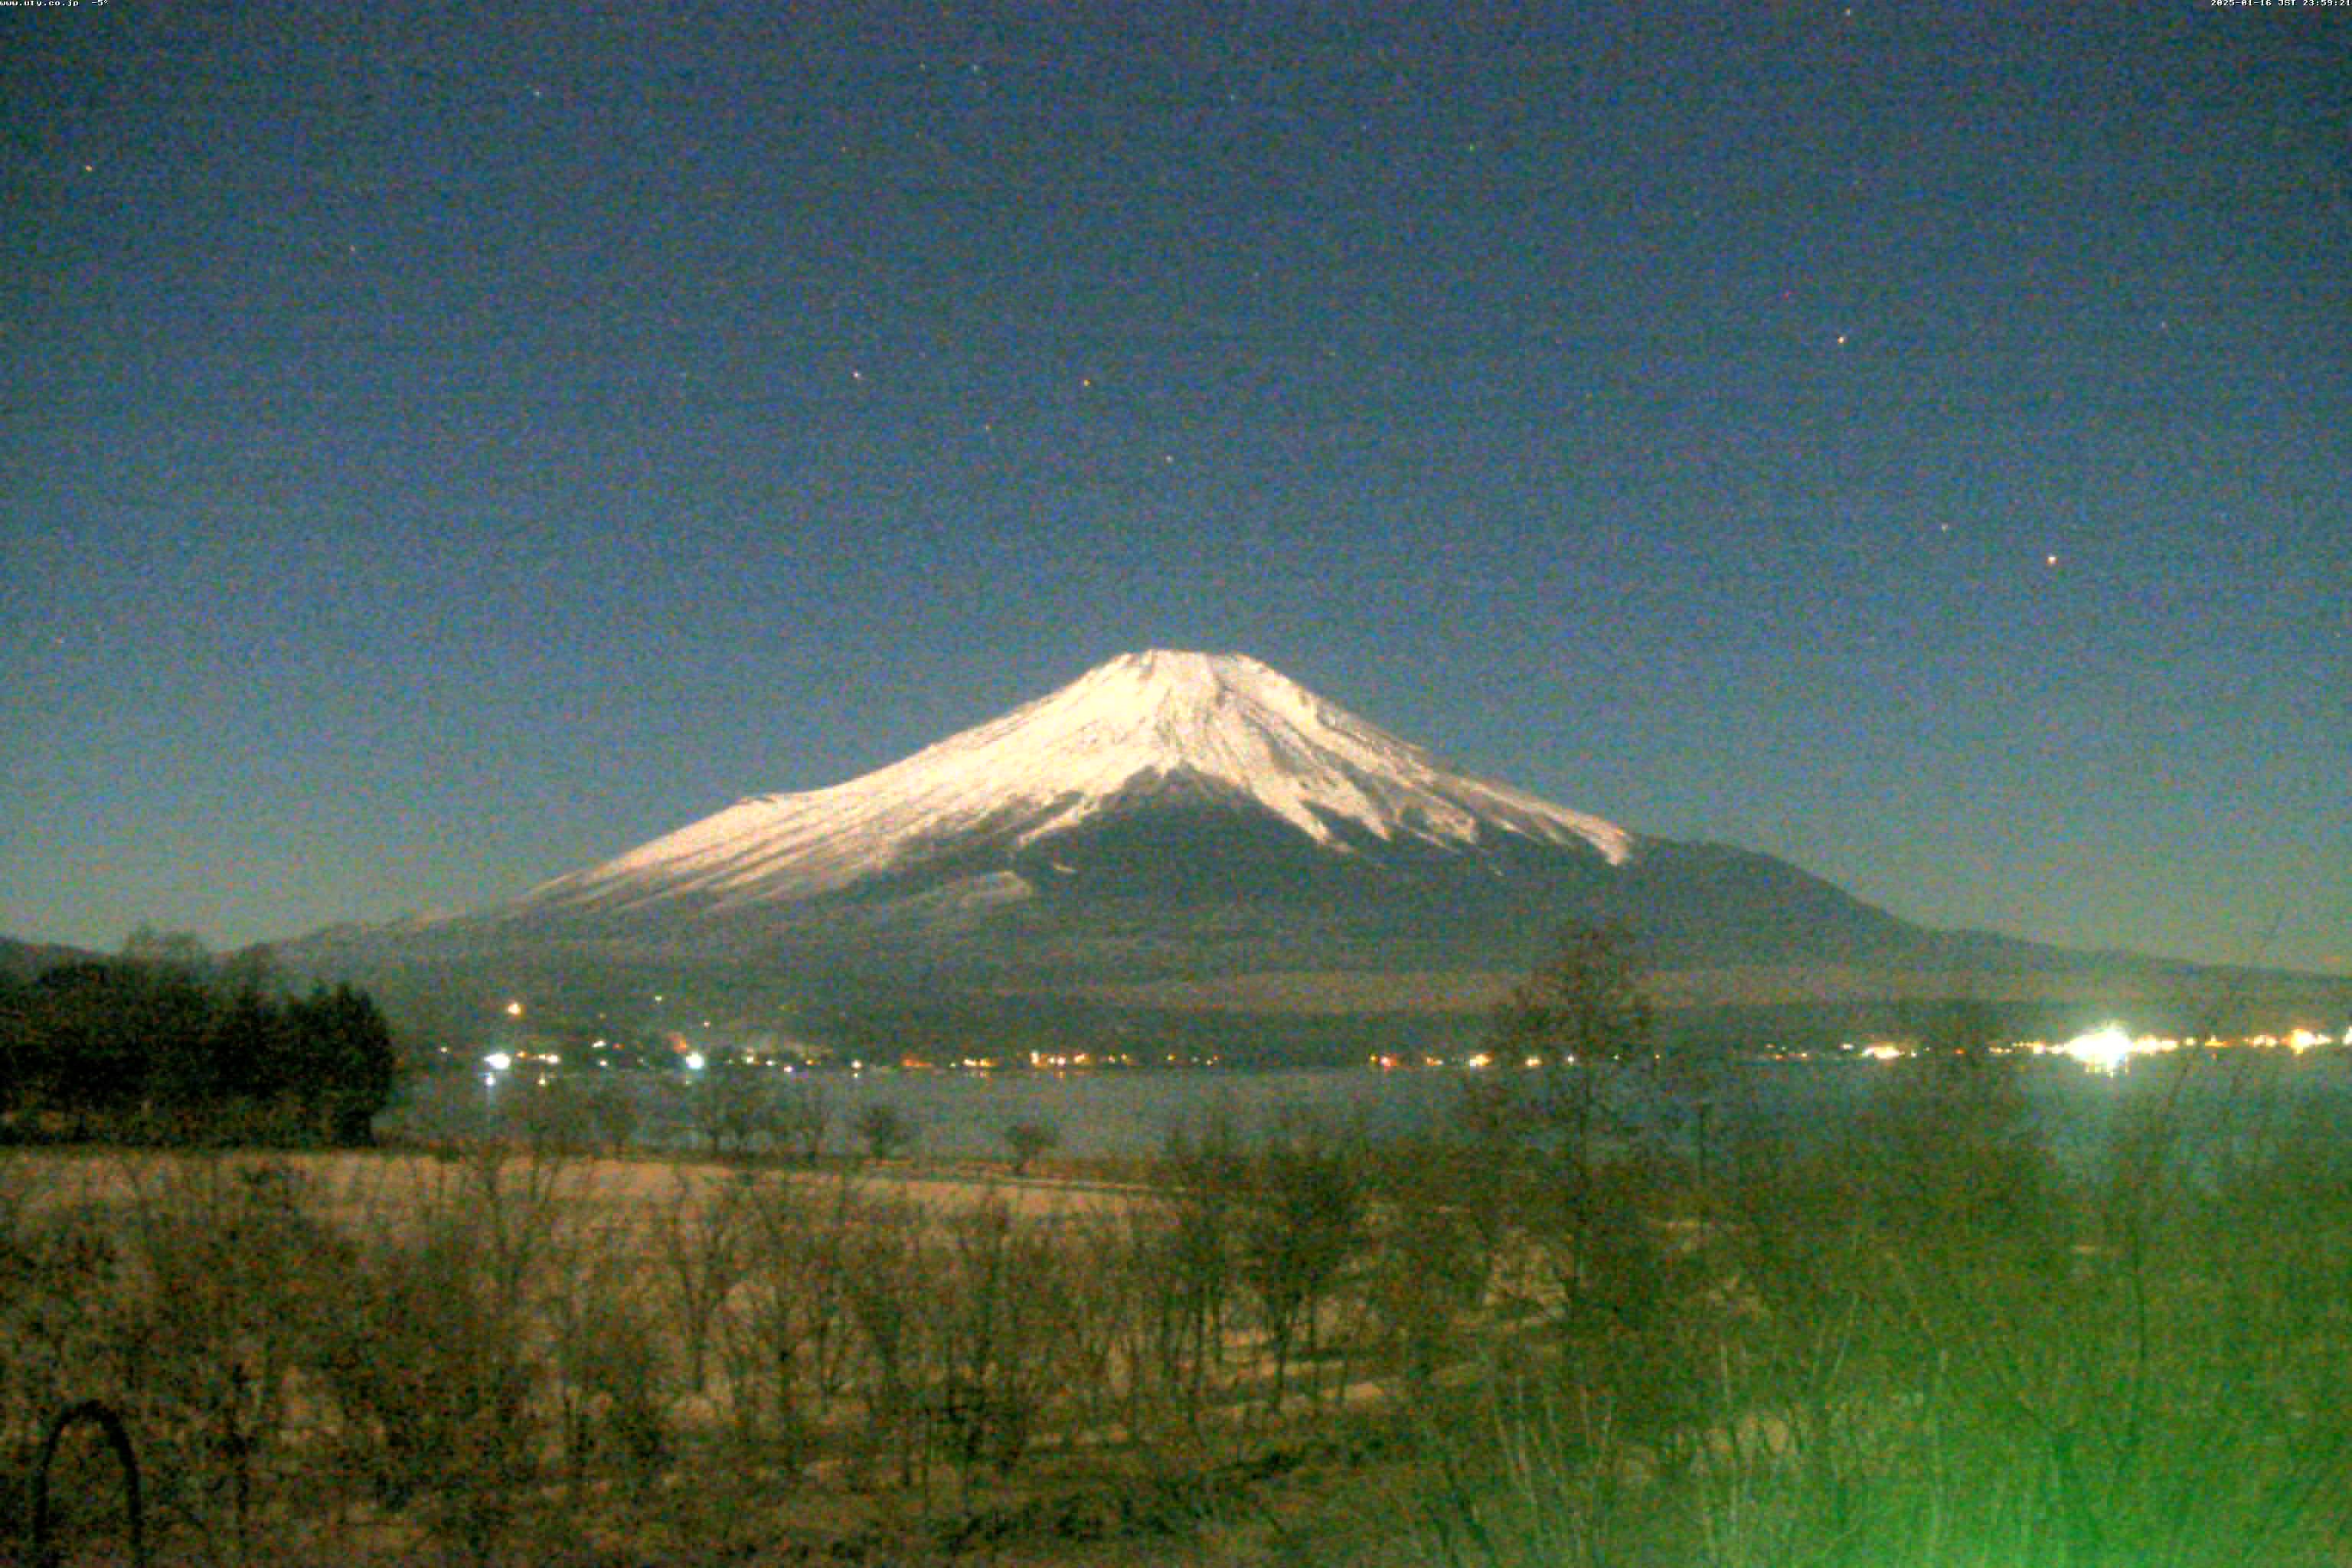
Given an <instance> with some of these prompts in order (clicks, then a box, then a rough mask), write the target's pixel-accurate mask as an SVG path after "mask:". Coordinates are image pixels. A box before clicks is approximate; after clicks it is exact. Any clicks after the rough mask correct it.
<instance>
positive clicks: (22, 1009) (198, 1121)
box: [0, 929, 397, 1146]
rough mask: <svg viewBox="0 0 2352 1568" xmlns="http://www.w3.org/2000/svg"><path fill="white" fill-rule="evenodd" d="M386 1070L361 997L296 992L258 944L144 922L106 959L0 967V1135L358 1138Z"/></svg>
mask: <svg viewBox="0 0 2352 1568" xmlns="http://www.w3.org/2000/svg"><path fill="white" fill-rule="evenodd" d="M396 1068H397V1062H396V1059H395V1054H394V1047H393V1039H392V1033H391V1030H390V1029H389V1028H388V1027H387V1026H386V1025H385V1023H384V1019H383V1014H382V1013H381V1012H380V1011H379V1010H378V1009H377V1007H376V1005H375V1003H374V1001H373V999H372V998H370V997H369V996H367V995H366V994H362V993H361V992H357V991H354V990H352V988H351V987H350V986H348V985H339V986H336V987H335V988H334V989H332V990H328V989H327V988H325V987H323V986H320V987H316V988H314V989H313V990H311V992H310V994H308V995H296V994H292V993H291V992H290V991H289V988H288V986H287V985H286V984H285V981H284V979H283V977H282V976H280V975H279V974H278V973H277V971H276V969H275V967H274V965H273V964H272V963H271V962H270V961H269V958H268V952H267V951H266V950H251V951H248V952H246V953H242V954H239V955H237V956H236V957H234V958H229V959H215V958H214V957H213V956H212V955H210V954H208V953H206V952H205V951H204V950H203V948H202V947H201V946H199V945H198V944H197V943H196V942H194V939H192V938H188V937H163V936H157V935H155V934H154V933H153V932H152V931H145V930H144V929H142V931H140V932H138V933H137V934H135V935H133V937H132V938H131V942H130V944H129V945H128V946H127V948H126V950H125V952H124V953H123V954H122V956H121V957H119V958H108V959H92V960H89V961H85V962H77V963H65V964H59V965H58V966H56V967H54V968H51V969H49V970H47V972H45V973H41V974H39V975H37V976H36V977H35V978H33V979H31V980H30V981H28V982H25V983H21V984H20V983H17V982H16V981H13V980H10V979H9V978H8V977H6V976H5V975H0V1142H88V1141H92V1140H102V1141H106V1142H128V1143H149V1144H162V1143H170V1144H200V1143H210V1144H225V1143H242V1144H254V1143H268V1144H275V1145H278V1146H288V1145H305V1144H309V1145H315V1144H321V1143H335V1144H357V1143H365V1142H368V1141H369V1136H370V1125H371V1123H372V1121H373V1119H374V1117H375V1115H376V1113H377V1112H378V1111H380V1110H383V1107H384V1105H385V1103H386V1102H387V1101H388V1100H390V1099H391V1096H392V1090H393V1086H394V1079H395V1077H396V1076H397V1073H396Z"/></svg>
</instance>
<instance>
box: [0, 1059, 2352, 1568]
mask: <svg viewBox="0 0 2352 1568" xmlns="http://www.w3.org/2000/svg"><path fill="white" fill-rule="evenodd" d="M2077 1070H2078V1069H2075V1068H2073V1067H2072V1066H2071V1065H2070V1064H2059V1063H2037V1064H2029V1065H2027V1066H2025V1067H2022V1068H2020V1067H2017V1066H2013V1065H2008V1064H2000V1063H1985V1062H1978V1063H1973V1064H1969V1066H1968V1067H1966V1068H1953V1067H1946V1066H1943V1065H1941V1064H1910V1065H1903V1066H1896V1067H1890V1068H1884V1069H1880V1068H1870V1069H1841V1070H1840V1073H1839V1075H1838V1076H1837V1077H1835V1078H1833V1079H1832V1078H1822V1077H1816V1078H1814V1079H1809V1080H1804V1081H1806V1082H1809V1083H1810V1084H1811V1086H1812V1087H1811V1090H1810V1091H1809V1092H1800V1091H1799V1090H1798V1089H1792V1088H1788V1087H1786V1086H1784V1087H1783V1088H1782V1089H1780V1091H1779V1092H1777V1093H1776V1094H1775V1095H1769V1096H1758V1095H1754V1094H1747V1093H1738V1092H1733V1091H1731V1090H1730V1089H1726V1088H1724V1087H1723V1086H1721V1085H1717V1086H1713V1087H1711V1088H1710V1089H1708V1090H1707V1091H1706V1093H1705V1094H1703V1095H1695V1094H1692V1093H1688V1092H1685V1093H1681V1094H1679V1095H1676V1094H1669V1093H1665V1092H1663V1091H1658V1090H1655V1089H1653V1090H1650V1091H1645V1093H1644V1094H1643V1095H1642V1096H1639V1097H1634V1099H1633V1101H1632V1102H1631V1103H1632V1109H1631V1110H1628V1108H1627V1105H1626V1104H1625V1103H1621V1102H1620V1100H1618V1099H1617V1098H1615V1097H1614V1096H1613V1090H1614V1089H1615V1087H1616V1086H1615V1085H1614V1084H1603V1083H1602V1080H1601V1078H1600V1077H1599V1076H1598V1075H1596V1076H1594V1077H1592V1078H1591V1079H1580V1078H1578V1077H1576V1076H1575V1075H1574V1074H1561V1075H1557V1076H1554V1075H1526V1077H1525V1078H1524V1079H1521V1080H1519V1081H1518V1083H1517V1089H1518V1090H1519V1092H1517V1093H1515V1094H1514V1095H1512V1096H1510V1097H1509V1098H1508V1100H1502V1099H1497V1098H1493V1097H1487V1098H1484V1099H1480V1100H1475V1101H1474V1102H1473V1103H1472V1104H1471V1106H1470V1107H1469V1108H1468V1110H1465V1109H1464V1107H1463V1106H1462V1105H1461V1104H1460V1103H1458V1097H1459V1094H1460V1089H1459V1080H1455V1079H1430V1080H1429V1082H1430V1083H1432V1084H1452V1085H1454V1095H1455V1096H1456V1097H1457V1098H1456V1100H1455V1101H1448V1100H1444V1099H1443V1098H1442V1097H1440V1096H1439V1095H1438V1093H1437V1091H1436V1090H1435V1089H1417V1090H1415V1091H1414V1092H1416V1093H1420V1094H1426V1095H1428V1096H1429V1098H1428V1099H1427V1100H1426V1101H1425V1103H1423V1110H1422V1112H1421V1113H1418V1114H1417V1115H1416V1116H1415V1117H1414V1118H1412V1119H1408V1120H1406V1121H1397V1122H1393V1123H1390V1124H1383V1125H1381V1126H1380V1127H1379V1130H1378V1131H1377V1132H1376V1133H1372V1132H1368V1131H1366V1129H1367V1127H1368V1125H1369V1124H1370V1123H1369V1121H1368V1119H1367V1118H1366V1117H1365V1116H1363V1115H1361V1114H1351V1113H1350V1112H1349V1110H1348V1108H1347V1107H1345V1106H1343V1105H1334V1104H1331V1103H1328V1102H1327V1103H1324V1104H1322V1105H1320V1106H1319V1107H1312V1108H1307V1109H1299V1108H1297V1106H1296V1105H1295V1103H1294V1104H1293V1105H1292V1106H1291V1107H1290V1108H1289V1109H1287V1110H1286V1109H1283V1108H1282V1107H1281V1106H1279V1105H1276V1104H1267V1103H1259V1102H1257V1101H1254V1100H1250V1099H1249V1098H1248V1097H1247V1096H1246V1095H1245V1094H1244V1095H1241V1096H1239V1097H1236V1096H1235V1095H1234V1094H1231V1093H1229V1094H1228V1095H1227V1096H1226V1098H1225V1100H1223V1102H1218V1101H1216V1100H1213V1099H1211V1100H1204V1101H1203V1102H1202V1103H1198V1104H1194V1105H1192V1106H1190V1107H1186V1108H1181V1110H1170V1112H1169V1114H1168V1115H1167V1116H1166V1117H1165V1118H1164V1120H1163V1123H1162V1125H1161V1127H1160V1128H1159V1129H1158V1130H1157V1131H1154V1133H1153V1134H1152V1136H1151V1137H1150V1140H1149V1142H1148V1146H1144V1147H1138V1148H1133V1149H1129V1150H1125V1151H1122V1152H1120V1153H1119V1155H1118V1157H1116V1158H1113V1157H1110V1156H1108V1155H1102V1154H1095V1153H1089V1152H1087V1148H1086V1144H1087V1137H1086V1135H1085V1134H1084V1133H1083V1132H1082V1131H1078V1130H1076V1129H1073V1128H1070V1127H1067V1126H1064V1127H1063V1128H1061V1129H1060V1131H1063V1132H1064V1133H1065V1139H1064V1146H1063V1147H1062V1148H1060V1149H1058V1150H1049V1151H1047V1152H1044V1153H1042V1154H1039V1155H1038V1156H1037V1158H1036V1163H1035V1165H1034V1167H1033V1174H1032V1175H1030V1176H1029V1177H1026V1178H1024V1179H1022V1180H1018V1181H1016V1180H1013V1179H1011V1177H1010V1174H1009V1171H1008V1170H1007V1169H1005V1168H1004V1167H1003V1165H1000V1166H999V1167H998V1168H996V1169H994V1170H991V1169H989V1168H988V1167H986V1166H985V1165H984V1164H983V1163H982V1161H981V1160H980V1159H979V1158H978V1157H977V1155H978V1151H977V1150H966V1151H962V1155H963V1157H962V1158H961V1159H960V1160H958V1161H957V1162H955V1163H947V1162H946V1161H944V1160H941V1159H940V1158H939V1157H938V1156H937V1155H936V1153H934V1154H933V1155H930V1156H928V1157H918V1158H915V1159H911V1160H910V1159H903V1158H902V1159H898V1160H893V1161H890V1162H887V1163H881V1164H876V1163H871V1162H856V1161H854V1160H853V1159H852V1158H851V1157H850V1155H849V1154H848V1153H847V1152H846V1150H845V1145H846V1143H847V1142H848V1140H847V1138H846V1134H845V1133H843V1134H840V1135H838V1136H837V1137H836V1138H835V1140H834V1142H832V1143H831V1144H830V1145H829V1146H828V1148H827V1151H826V1152H824V1155H823V1157H822V1159H821V1161H820V1162H818V1163H814V1164H809V1163H790V1162H789V1161H788V1160H787V1159H786V1157H785V1156H784V1155H783V1154H782V1153H780V1152H773V1151H755V1152H750V1153H747V1154H746V1155H745V1156H744V1157H742V1158H741V1159H740V1160H736V1161H730V1162H718V1161H713V1160H710V1159H708V1158H685V1157H681V1158H679V1159H678V1161H677V1163H670V1162H669V1161H667V1160H663V1159H656V1158H653V1157H650V1156H646V1155H638V1156H635V1157H631V1158H627V1159H617V1160H616V1159H613V1158H610V1157H598V1156H592V1155H591V1154H590V1153H588V1152H586V1151H585V1150H583V1149H581V1148H577V1147H572V1146H569V1145H570V1144H571V1143H572V1142H573V1141H572V1140H570V1139H568V1138H565V1137H562V1136H559V1135H556V1133H555V1132H552V1131H550V1129H549V1127H548V1126H547V1125H546V1124H543V1123H542V1124H541V1125H540V1126H539V1127H537V1128H536V1129H531V1128H528V1127H521V1128H520V1129H519V1131H517V1135H516V1136H514V1137H512V1138H510V1139H509V1140H506V1141H494V1140H488V1139H479V1140H475V1141H472V1142H466V1143H464V1144H455V1143H453V1144H450V1145H447V1146H444V1147H440V1148H437V1149H431V1150H418V1151H414V1152H384V1153H380V1154H339V1155H289V1156H263V1155H257V1154H256V1155H244V1154H218V1155H195V1154H184V1155H168V1156H167V1155H131V1154H109V1155H101V1154H81V1153H70V1154H69V1153H61V1152H14V1153H10V1154H8V1155H6V1156H5V1158H0V1227H4V1228H0V1292H5V1293H0V1433H5V1441H6V1445H7V1453H6V1459H5V1467H0V1510H5V1512H0V1527H5V1531H6V1532H7V1538H8V1539H9V1540H11V1541H12V1542H21V1541H23V1540H24V1538H25V1532H26V1528H27V1527H28V1525H29V1517H28V1516H29V1511H30V1494H31V1488H32V1476H33V1471H34V1468H35V1466H34V1461H35V1458H36V1457H37V1448H38V1446H39V1442H40V1439H41V1437H42V1436H43V1432H44V1428H45V1426H46V1424H47V1422H48V1421H49V1420H50V1418H51V1417H52V1416H53V1415H55V1414H56V1413H57V1412H58V1411H59V1410H61V1409H63V1408H65V1407H66V1406H68V1405H71V1404H73V1403H74V1402H76V1401H80V1400H88V1399H97V1400H101V1401H103V1402H105V1403H106V1404H107V1405H108V1406H109V1407H110V1409H112V1410H113V1411H115V1412H117V1413H119V1414H120V1415H121V1419H122V1421H123V1424H124V1426H125V1428H126V1429H127V1431H128V1433H129V1435H130V1436H131V1439H132V1441H133V1444H134V1446H135V1449H136V1453H137V1458H138V1464H139V1469H140V1472H141V1477H142V1483H143V1502H144V1510H143V1511H144V1521H143V1523H144V1535H145V1538H146V1544H147V1545H148V1547H149V1548H150V1550H151V1552H152V1556H153V1557H154V1559H155V1560H157V1561H162V1562H185V1563H297V1562H302V1563H309V1562H320V1561H357V1562H369V1561H376V1562H385V1563H393V1562H412V1561H452V1562H484V1563H544V1562H563V1563H614V1564H618V1563H669V1562H677V1563H701V1562H734V1563H790V1562H803V1561H826V1562H870V1563H929V1562H950V1561H957V1562H972V1563H1125V1562H1140V1561H1148V1562H1169V1563H1201V1564H1245V1563H1246V1564H1256V1563H1268V1564H1271V1563H1308V1564H1313V1563H1334V1564H1336V1563H1465V1564H1467V1563H1479V1564H1501V1565H1515V1564H1522V1563H1525V1564H1535V1563H1546V1564H1549V1563H1589V1564H1595V1565H1598V1564H1603V1563H1606V1564H1624V1563H1658V1564H1670V1563H1671V1564H1691V1563H1696V1564H1756V1565H1759V1568H1761V1565H1764V1564H1785V1563H1825V1564H1826V1563H1839V1564H1849V1563H1850V1564H1855V1565H1857V1568H1859V1565H1864V1564H1869V1565H1878V1564H1887V1563H1905V1564H1910V1563H1953V1564H1961V1563H1969V1564H2050V1563H2057V1564H2092V1563H2102V1564H2104V1563H2113V1564H2117V1565H2119V1568H2120V1565H2124V1564H2131V1565H2135V1568H2137V1565H2140V1564H2160V1563H2178V1564H2203V1563H2264V1564H2269V1563H2290V1564H2292V1563H2336V1562H2341V1561H2344V1560H2345V1558H2346V1555H2347V1552H2352V1517H2347V1500H2352V1484H2347V1483H2352V1464H2348V1463H2347V1462H2352V1159H2347V1145H2346V1142H2345V1141H2344V1136H2343V1135H2344V1132H2345V1131H2346V1130H2347V1128H2346V1118H2345V1117H2344V1115H2343V1110H2344V1107H2345V1106H2346V1104H2347V1097H2346V1095H2345V1093H2344V1089H2345V1079H2346V1077H2347V1069H2346V1067H2345V1066H2344V1065H2343V1064H2342V1063H2340V1062H2338V1061H2337V1060H2336V1058H2335V1057H2334V1055H2333V1054H2331V1053H2327V1052H2315V1053H2311V1054H2310V1055H2309V1056H2307V1057H2305V1058H2290V1057H2288V1056H2287V1055H2286V1053H2284V1052H2275V1053H2273V1052H2230V1053H2214V1054H2211V1055H2207V1054H2202V1053H2191V1054H2182V1055H2180V1056H2178V1057H2175V1058H2165V1059H2161V1060H2155V1061H2148V1062H2143V1063H2140V1064H2138V1065H2137V1066H2136V1067H2135V1068H2133V1070H2132V1072H2131V1073H2130V1074H2129V1075H2128V1076H2127V1077H2126V1078H2125V1079H2120V1080H2115V1081H2097V1082H2093V1081H2091V1080H2087V1079H2081V1078H2079V1077H2067V1076H2063V1075H2067V1074H2074V1073H2076V1072H2077ZM1369 1076H1370V1075H1366V1077H1367V1078H1369ZM1375 1081H1377V1080H1375ZM1795 1081H1797V1080H1793V1079H1792V1080H1790V1082H1792V1083H1793V1082H1795ZM1244 1082H1246V1080H1244ZM1587 1084H1591V1085H1596V1086H1600V1087H1603V1088H1606V1089H1611V1090H1612V1094H1604V1095H1603V1096H1601V1098H1600V1099H1599V1100H1596V1101H1594V1102H1593V1103H1594V1104H1595V1105H1596V1106H1597V1108H1598V1112H1599V1113H1598V1114H1597V1115H1596V1116H1595V1117H1594V1118H1593V1119H1592V1120H1591V1121H1582V1120H1580V1116H1579V1114H1578V1107H1579V1106H1580V1105H1581V1104H1583V1103H1584V1102H1583V1101H1582V1100H1580V1088H1581V1086H1584V1085H1587ZM1264 1087H1265V1088H1266V1089H1268V1091H1269V1092H1270V1091H1271V1088H1272V1085H1271V1084H1269V1085H1267V1086H1264ZM1025 1109H1026V1110H1028V1111H1031V1112H1034V1111H1036V1110H1037V1109H1038V1107H1037V1105H1036V1104H1034V1103H1031V1104H1028V1105H1027V1106H1026V1108H1025ZM1003 1110H1005V1108H1004V1107H1002V1106H997V1105H991V1106H989V1107H988V1108H987V1109H986V1110H974V1111H973V1112H972V1113H971V1121H972V1122H973V1125H975V1126H977V1125H979V1124H980V1123H981V1122H982V1121H985V1120H989V1119H992V1118H994V1117H996V1116H998V1115H999V1114H1001V1113H1002V1112H1003ZM2062 1121H2063V1124H2062ZM996 1131H998V1133H1000V1134H1001V1131H1002V1129H1001V1128H998V1129H997V1130H996ZM1073 1133H1075V1134H1076V1135H1072V1134H1073ZM926 1146H927V1145H918V1147H919V1148H921V1147H926ZM997 1153H998V1155H999V1156H1000V1158H1001V1157H1002V1156H1003V1149H1002V1148H1001V1147H1000V1149H999V1150H998V1151H997ZM927 1160H928V1163H927ZM96 1436H97V1434H96V1431H95V1428H93V1427H89V1426H81V1427H77V1428H76V1429H75V1430H74V1431H72V1432H70V1433H68V1436H66V1438H65V1439H64V1441H63V1442H62V1444H61V1445H60V1447H59V1451H58V1457H57V1460H56V1463H55V1465H54V1466H53V1468H52V1472H51V1475H50V1478H49V1485H50V1489H51V1496H52V1498H53V1499H54V1500H55V1501H56V1504H57V1509H58V1519H57V1521H56V1527H55V1534H56V1538H57V1540H58V1542H61V1543H62V1544H64V1545H66V1546H68V1547H69V1548H70V1553H69V1556H68V1560H69V1561H93V1562H94V1561H113V1560H125V1553H126V1552H127V1544H126V1542H127V1539H128V1533H129V1531H128V1522H127V1520H126V1519H125V1518H124V1516H123V1510H122V1507H121V1501H120V1493H121V1482H120V1479H119V1478H118V1475H117V1470H118V1468H119V1467H118V1465H117V1463H116V1461H115V1460H114V1459H113V1458H111V1457H110V1455H109V1454H108V1453H107V1452H106V1451H105V1449H104V1447H103V1446H102V1445H101V1444H100V1443H98V1442H97V1441H96V1440H95V1438H96ZM18 1550H19V1552H20V1554H22V1552H25V1551H26V1550H27V1549H26V1548H21V1547H20V1548H19V1549H18Z"/></svg>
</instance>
